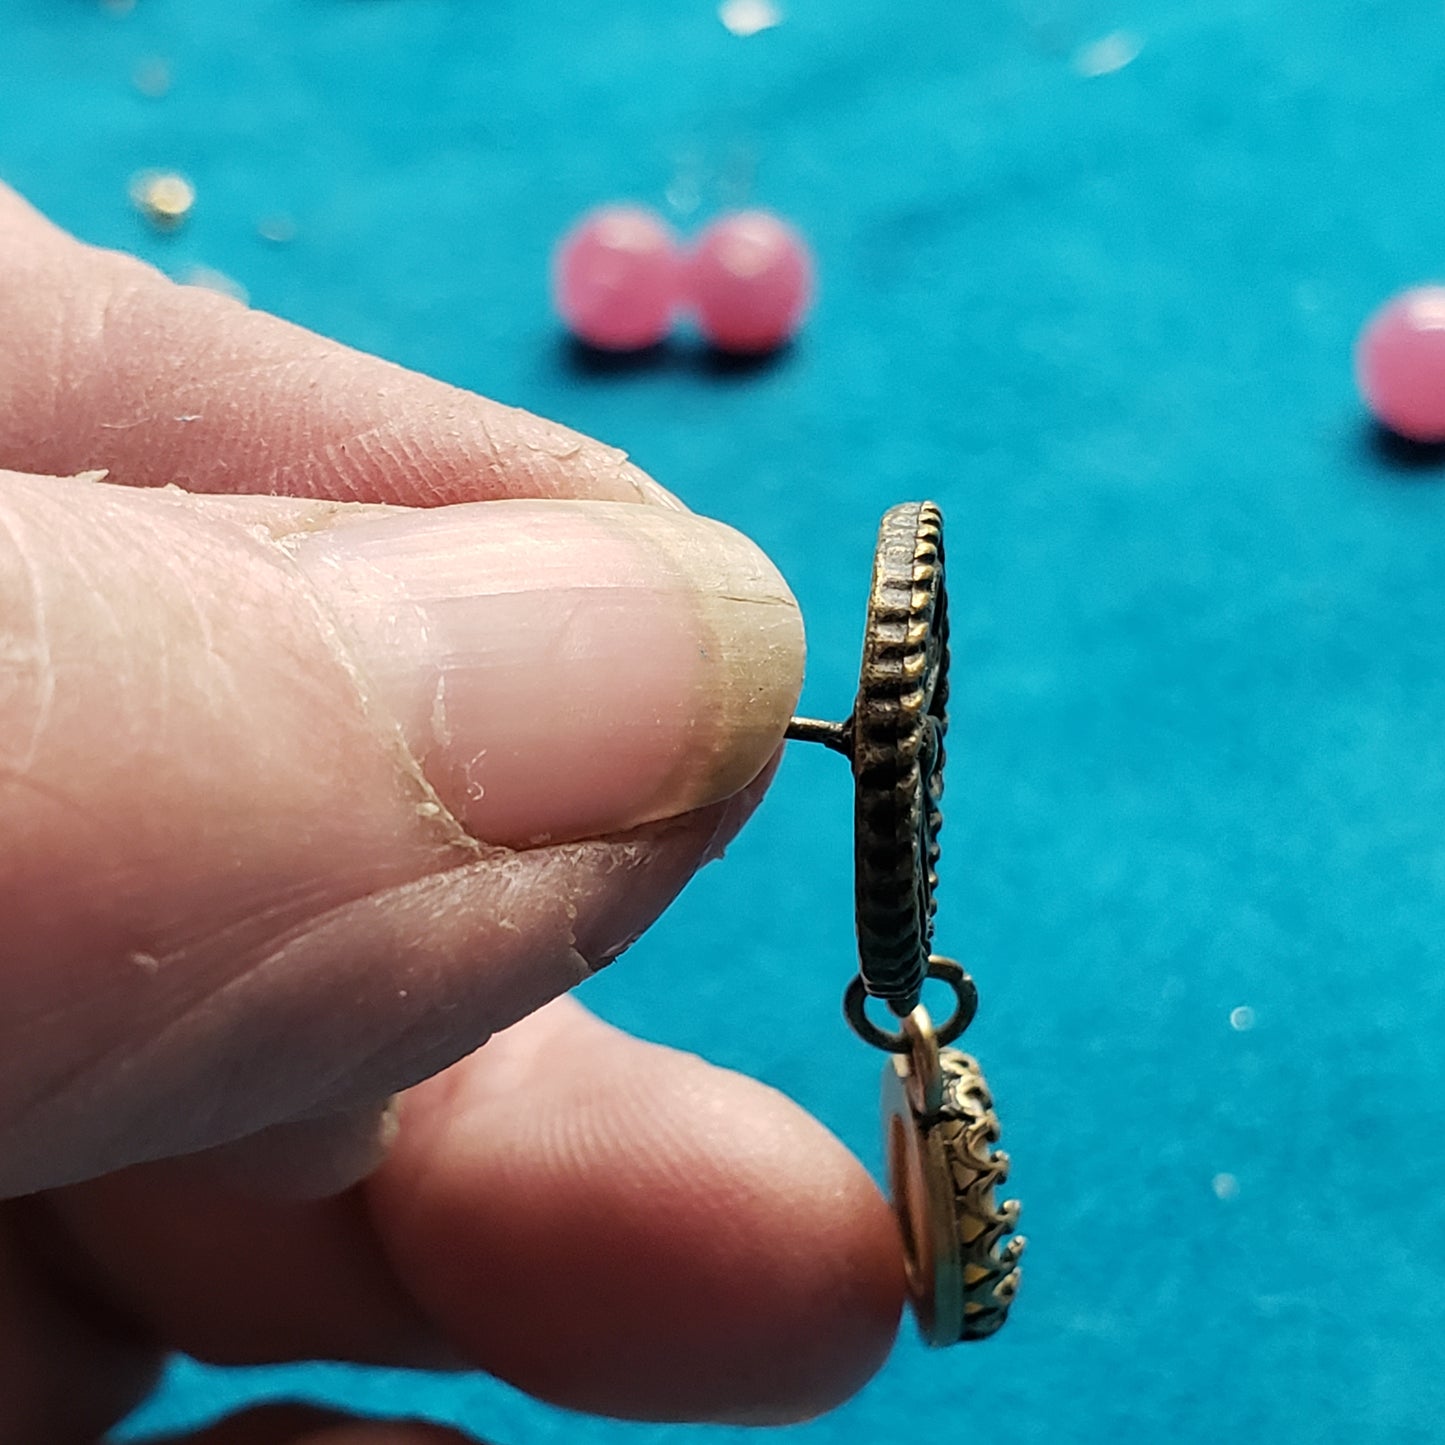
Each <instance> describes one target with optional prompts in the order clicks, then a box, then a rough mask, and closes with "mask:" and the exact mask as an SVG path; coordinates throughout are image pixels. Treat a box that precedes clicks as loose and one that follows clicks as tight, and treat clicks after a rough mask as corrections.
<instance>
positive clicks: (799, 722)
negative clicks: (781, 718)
mask: <svg viewBox="0 0 1445 1445" xmlns="http://www.w3.org/2000/svg"><path fill="white" fill-rule="evenodd" d="M783 736H784V737H785V738H787V739H789V740H790V741H791V742H795V743H822V745H823V746H824V747H825V748H831V749H832V750H833V751H834V752H835V753H842V754H843V756H844V757H845V758H851V757H852V756H853V728H852V724H851V722H820V721H819V720H818V719H817V718H811V717H795V718H794V719H793V720H792V722H790V723H789V724H788V730H787V732H785V733H784V734H783Z"/></svg>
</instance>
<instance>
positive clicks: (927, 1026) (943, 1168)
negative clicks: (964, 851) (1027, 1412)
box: [788, 502, 1024, 1345]
mask: <svg viewBox="0 0 1445 1445" xmlns="http://www.w3.org/2000/svg"><path fill="white" fill-rule="evenodd" d="M947 709H948V595H947V591H946V589H945V587H944V565H943V517H942V514H941V513H940V512H939V509H938V508H937V507H936V506H935V505H934V504H933V503H932V502H907V503H904V504H903V505H901V506H897V507H893V508H891V509H890V510H889V511H888V512H887V513H885V515H884V517H883V522H882V524H881V526H880V527H879V529H878V545H877V549H876V551H875V553H874V558H873V581H872V587H871V589H870V591H869V595H868V616H867V623H866V625H865V627H864V634H863V663H862V667H861V669H860V675H859V679H858V695H857V698H856V699H855V701H854V704H853V711H852V713H850V714H849V716H848V718H847V720H846V721H844V722H841V723H830V722H818V721H816V720H814V719H811V718H794V719H793V722H792V724H791V726H790V727H789V729H788V736H789V737H790V738H794V739H796V740H798V741H800V742H816V743H821V744H823V745H824V746H825V747H828V748H832V749H833V751H835V752H839V753H842V754H844V755H845V756H846V757H847V758H848V759H849V761H850V762H851V763H852V767H853V784H854V806H853V816H854V849H853V851H854V899H855V912H856V916H857V925H858V974H857V976H856V977H855V978H854V979H853V981H852V982H851V983H850V984H849V986H848V989H847V991H846V993H845V995H844V1012H845V1014H846V1015H847V1018H848V1022H849V1023H850V1024H851V1025H852V1027H853V1029H854V1031H855V1032H856V1033H857V1034H858V1036H859V1037H860V1038H861V1039H863V1040H864V1042H865V1043H869V1044H872V1045H873V1046H874V1047H875V1048H880V1049H884V1050H886V1051H887V1052H889V1053H890V1054H892V1055H893V1057H892V1059H891V1060H890V1062H889V1064H888V1066H887V1068H885V1070H884V1076H883V1117H884V1131H885V1136H886V1147H887V1151H888V1173H889V1181H890V1185H891V1192H892V1196H893V1209H894V1213H895V1214H896V1215H897V1218H898V1223H899V1229H900V1231H901V1233H902V1236H903V1242H904V1251H905V1256H906V1259H907V1264H908V1283H909V1291H910V1295H911V1298H912V1303H913V1310H914V1314H915V1316H916V1317H917V1319H918V1324H919V1329H920V1331H921V1332H922V1334H923V1338H924V1339H925V1340H926V1341H927V1342H928V1343H929V1344H931V1345H949V1344H954V1343H956V1342H958V1341H960V1340H978V1339H984V1338H986V1337H987V1336H988V1335H991V1334H993V1333H994V1332H995V1331H996V1330H998V1328H999V1327H1000V1326H1001V1325H1002V1324H1003V1322H1004V1320H1005V1319H1006V1318H1007V1316H1008V1310H1009V1306H1010V1304H1012V1302H1013V1298H1014V1295H1015V1294H1016V1293H1017V1291H1018V1286H1019V1267H1018V1261H1019V1257H1020V1255H1021V1254H1022V1253H1023V1249H1024V1240H1023V1239H1022V1237H1018V1238H1015V1239H1013V1240H1011V1241H1009V1242H1008V1243H1007V1244H1005V1243H1004V1242H1003V1237H1004V1236H1005V1235H1006V1234H1009V1233H1011V1232H1012V1230H1013V1229H1014V1227H1015V1225H1016V1223H1017V1220H1018V1212H1019V1205H1018V1201H1017V1200H1009V1201H1007V1202H1006V1203H1004V1204H1002V1205H998V1204H996V1203H995V1201H994V1189H995V1187H996V1186H998V1185H1001V1184H1002V1183H1003V1182H1004V1180H1005V1179H1006V1178H1007V1177H1008V1156H1007V1155H1006V1154H1004V1153H1003V1152H1002V1151H1000V1150H997V1149H994V1148H993V1147H992V1146H993V1145H994V1144H996V1143H997V1142H998V1138H999V1124H998V1118H997V1116H996V1115H995V1114H994V1111H993V1100H992V1097H991V1096H990V1094H989V1090H988V1085H987V1083H986V1082H985V1081H984V1077H983V1073H982V1071H981V1070H980V1069H979V1067H978V1064H977V1063H976V1062H975V1060H974V1059H973V1058H971V1057H970V1056H969V1055H968V1054H965V1053H962V1052H960V1051H959V1050H958V1049H952V1048H947V1047H945V1045H947V1044H950V1043H951V1042H952V1041H953V1040H954V1039H955V1038H957V1037H958V1036H959V1035H960V1034H961V1033H962V1032H963V1031H964V1029H966V1028H967V1027H968V1025H969V1024H970V1023H971V1022H972V1020H973V1016H974V1013H975V1011H976V1010H977V1008H978V991H977V989H976V988H975V986H974V982H973V980H972V979H971V978H970V977H969V975H968V973H967V972H966V971H965V970H964V969H963V968H962V967H961V966H960V965H959V964H957V963H955V962H954V961H953V960H952V959H948V958H941V957H938V956H937V955H935V954H934V953H933V952H932V945H933V917H934V911H935V908H936V901H935V894H936V891H937V888H938V858H939V841H938V840H939V831H940V830H941V828H942V827H943V813H942V810H941V807H940V803H941V800H942V797H943V764H944V745H943V739H944V733H945V732H946V730H947V727H948V711H947ZM929 979H938V980H941V981H942V982H944V983H945V984H947V985H948V986H949V988H950V989H952V991H953V995H954V1006H953V1009H952V1011H951V1012H950V1014H949V1016H948V1018H947V1019H946V1020H945V1022H944V1023H943V1024H942V1025H941V1026H940V1027H939V1028H937V1029H935V1028H934V1026H933V1023H932V1020H931V1019H930V1017H929V1014H928V1010H927V1009H926V1008H924V1007H923V1006H922V1004H921V1003H920V998H921V996H922V992H923V986H924V984H925V982H927V981H928V980H929ZM870 997H872V998H877V999H879V1000H881V1001H883V1002H884V1003H885V1004H886V1005H887V1006H888V1007H889V1008H890V1009H891V1010H892V1011H893V1013H894V1014H895V1015H896V1016H897V1017H898V1018H899V1019H900V1020H901V1021H902V1022H901V1025H900V1027H899V1028H898V1029H896V1030H889V1029H884V1028H880V1027H879V1026H878V1025H877V1024H875V1023H874V1022H873V1020H872V1019H870V1018H869V1016H868V1012H867V1003H868V999H869V998H870Z"/></svg>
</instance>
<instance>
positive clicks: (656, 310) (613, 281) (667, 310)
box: [553, 206, 683, 351]
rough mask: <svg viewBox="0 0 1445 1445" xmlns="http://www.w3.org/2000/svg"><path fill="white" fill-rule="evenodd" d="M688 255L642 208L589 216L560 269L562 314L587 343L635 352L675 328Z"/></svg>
mask: <svg viewBox="0 0 1445 1445" xmlns="http://www.w3.org/2000/svg"><path fill="white" fill-rule="evenodd" d="M682 266H683V262H682V254H681V251H680V250H679V248H678V245H677V241H676V239H675V238H674V236H673V234H672V232H671V231H670V230H668V228H667V226H666V225H664V224H663V222H662V221H661V220H660V219H659V218H658V217H657V216H654V215H653V214H652V212H651V211H644V210H642V209H641V208H640V207H638V206H606V207H604V208H603V209H602V210H599V211H593V212H592V213H591V214H590V215H588V216H584V217H583V218H582V220H581V221H580V222H579V223H578V224H577V225H576V226H575V227H573V229H572V230H571V231H569V232H568V233H567V235H566V236H564V237H563V238H562V243H561V245H560V246H559V247H558V248H557V254H556V257H555V260H554V263H553V294H554V298H555V301H556V306H557V311H558V314H559V315H560V316H561V317H562V320H563V321H565V322H566V323H567V325H568V327H569V328H571V330H572V331H573V332H574V333H575V334H576V335H577V336H578V337H580V338H581V339H582V340H583V341H585V342H588V343H589V344H590V345H592V346H598V347H603V348H605V349H606V350H608V351H636V350H639V349H640V348H642V347H644V346H652V345H654V344H655V343H656V342H659V341H661V340H662V338H663V337H664V336H666V335H667V333H668V331H669V330H670V329H671V327H672V316H673V312H674V310H675V309H676V306H677V302H678V297H679V293H680V291H681V284H682Z"/></svg>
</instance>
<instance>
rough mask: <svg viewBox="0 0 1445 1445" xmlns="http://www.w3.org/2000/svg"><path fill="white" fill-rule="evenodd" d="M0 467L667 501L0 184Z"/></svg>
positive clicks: (227, 486) (517, 421) (523, 419)
mask: <svg viewBox="0 0 1445 1445" xmlns="http://www.w3.org/2000/svg"><path fill="white" fill-rule="evenodd" d="M0 335H3V336H4V337H5V346H4V348H3V349H0V467H8V468H12V469H14V470H17V471H28V472H36V473H40V474H43V475H48V476H66V475H71V474H74V473H79V472H82V471H91V470H96V469H99V468H104V469H106V470H108V471H109V473H110V479H111V480H112V481H117V482H125V483H129V484H131V485H134V486H164V485H166V484H167V483H171V482H174V483H177V484H179V485H180V486H183V487H185V488H186V489H187V490H188V491H193V492H271V493H276V494H279V495H285V496H294V497H318V498H325V499H328V500H333V501H348V502H355V501H360V502H392V503H398V504H401V505H403V506H415V507H433V506H441V505H443V504H445V503H449V502H467V501H479V500H485V499H490V498H495V497H576V498H590V499H595V500H602V501H624V502H636V501H654V502H663V503H669V504H671V505H673V506H677V505H679V504H678V503H677V502H676V501H675V499H673V498H672V497H671V495H670V494H669V493H667V492H666V491H664V490H663V489H662V488H661V487H659V486H658V485H657V483H655V482H653V481H652V480H651V479H650V478H649V477H647V476H646V475H645V474H644V473H643V472H642V471H640V470H639V469H638V468H637V467H635V466H633V465H632V464H631V463H630V462H629V461H628V460H627V458H626V456H625V455H624V454H623V453H622V452H620V451H618V450H617V449H616V448H614V447H610V446H606V445H604V444H603V443H601V442H596V441H592V440H590V439H589V438H587V437H584V436H580V435H579V434H577V433H576V432H573V431H569V430H568V429H567V428H565V427H561V426H557V425H555V424H553V423H551V422H548V421H543V420H542V419H541V418H539V417H535V416H532V415H530V414H529V413H527V412H524V411H520V410H518V409H517V408H515V407H509V406H503V405H501V404H500V403H498V402H494V401H488V400H486V399H485V398H484V397H479V396H475V395H473V394H472V393H470V392H465V391H461V390H459V389H458V388H456V387H452V386H448V385H446V384H445V383H443V382H440V381H434V380H432V379H431V378H429V377H424V376H420V375H418V374H417V373H415V372H411V371H407V370H405V369H404V368H402V367H399V366H395V365H392V364H391V363H390V362H386V361H382V360H381V359H380V358H378V357H374V356H367V355H365V354H364V353H362V352H359V351H353V350H351V349H350V348H349V347H346V346H342V345H341V344H340V343H339V342H335V341H328V340H327V339H325V338H324V337H321V336H317V335H315V334H313V333H312V332H309V331H305V330H303V329H302V328H301V327H299V326H293V325H291V324H290V323H289V322H286V321H282V320H280V319H279V318H277V317H275V316H269V315H267V314H266V313H264V312H261V311H251V310H249V309H247V308H246V307H245V306H243V305H241V304H240V303H239V302H237V301H234V300H232V299H231V298H229V297H225V296H219V295H217V294H215V293H214V292H211V291H207V290H203V289H201V288H199V287H194V286H179V285H176V284H175V283H174V282H171V281H169V280H167V279H166V278H165V277H164V276H162V275H161V274H160V273H159V272H158V271H155V270H154V269H152V268H151V267H149V266H146V265H144V264H142V263H141V262H140V261H137V260H136V259H135V258H134V257H131V256H124V255H121V254H120V253H118V252H114V251H103V250H99V249H97V248H95V247H92V246H86V245H83V244H82V243H81V242H79V241H77V240H75V239H74V238H73V237H71V236H69V235H67V234H66V233H65V232H64V231H62V230H60V229H59V228H58V227H56V226H54V225H52V224H51V223H50V222H49V221H47V220H46V219H45V218H44V217H43V216H41V215H40V214H39V213H38V212H37V211H35V210H34V209H33V208H32V207H31V206H29V205H27V204H26V203H25V202H24V201H23V200H21V199H20V197H19V196H17V195H15V193H14V192H13V191H10V190H7V189H6V188H5V187H3V186H0Z"/></svg>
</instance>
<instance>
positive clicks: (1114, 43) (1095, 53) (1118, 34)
mask: <svg viewBox="0 0 1445 1445" xmlns="http://www.w3.org/2000/svg"><path fill="white" fill-rule="evenodd" d="M1143 48H1144V42H1143V40H1142V39H1140V37H1139V36H1137V35H1135V34H1133V33H1132V32H1131V31H1128V30H1116V31H1114V32H1113V34H1112V35H1106V36H1104V38H1103V39H1102V40H1095V41H1093V42H1091V43H1090V44H1088V45H1083V46H1080V47H1079V49H1078V50H1077V51H1075V52H1074V69H1075V70H1076V71H1078V73H1079V74H1080V75H1082V76H1084V77H1085V78H1086V79H1088V80H1094V79H1096V78H1097V77H1098V76H1100V75H1113V73H1114V72H1115V71H1116V70H1123V68H1124V67H1125V66H1126V65H1130V64H1132V63H1133V62H1134V61H1135V60H1137V59H1138V58H1139V52H1140V51H1141V50H1143Z"/></svg>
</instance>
